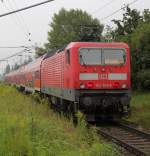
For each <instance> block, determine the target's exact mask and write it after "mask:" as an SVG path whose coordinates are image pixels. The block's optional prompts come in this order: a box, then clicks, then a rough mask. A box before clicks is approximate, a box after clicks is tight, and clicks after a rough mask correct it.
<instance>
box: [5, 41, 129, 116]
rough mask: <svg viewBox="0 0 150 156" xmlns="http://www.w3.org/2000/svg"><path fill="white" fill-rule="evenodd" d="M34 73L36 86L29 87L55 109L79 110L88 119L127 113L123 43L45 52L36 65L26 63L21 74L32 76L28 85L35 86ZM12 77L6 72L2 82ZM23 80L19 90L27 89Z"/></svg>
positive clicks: (126, 61)
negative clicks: (30, 83) (41, 94)
mask: <svg viewBox="0 0 150 156" xmlns="http://www.w3.org/2000/svg"><path fill="white" fill-rule="evenodd" d="M33 66H35V67H36V68H35V70H33ZM18 71H19V70H18ZM36 71H38V74H37V75H38V76H37V77H38V79H39V83H38V82H37V84H39V85H38V87H36V85H32V86H30V88H32V89H33V91H35V90H36V91H40V92H42V93H44V94H46V95H48V96H49V97H50V100H51V104H52V105H53V106H54V107H57V108H58V109H61V110H63V111H67V112H71V111H73V112H76V111H77V110H81V111H82V112H84V113H85V114H86V115H87V116H88V117H92V118H95V117H99V116H110V117H114V116H123V115H125V114H127V113H128V112H129V111H130V89H131V82H130V51H129V47H128V45H127V44H125V43H97V42H72V43H70V44H68V45H67V46H66V47H65V48H64V49H63V50H61V51H56V52H54V53H52V52H49V53H47V54H46V55H45V56H43V57H42V58H40V61H39V63H38V65H36V61H35V62H34V63H30V64H29V65H27V66H25V67H24V70H23V71H22V72H23V73H24V75H28V73H32V84H36V82H35V81H36V80H37V79H36V76H35V75H36ZM16 72H17V71H16ZM16 72H15V73H16ZM11 74H12V75H11ZM14 76H15V74H14V73H10V74H8V75H6V80H7V81H8V82H10V83H11V81H9V80H8V77H9V78H10V79H13V78H11V77H14ZM24 78H25V79H26V84H25V85H24V86H23V87H24V88H28V87H29V86H28V85H27V81H28V79H29V78H27V77H24ZM16 81H17V82H16V84H18V82H20V81H18V79H16ZM21 86H22V84H21V83H20V87H21ZM36 88H38V89H36Z"/></svg>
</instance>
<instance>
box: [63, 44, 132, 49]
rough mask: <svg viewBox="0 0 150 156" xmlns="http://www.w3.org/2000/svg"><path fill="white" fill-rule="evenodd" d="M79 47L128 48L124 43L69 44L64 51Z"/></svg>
mask: <svg viewBox="0 0 150 156" xmlns="http://www.w3.org/2000/svg"><path fill="white" fill-rule="evenodd" d="M80 46H87V47H88V46H95V47H97V46H101V47H107V46H109V47H118V48H119V47H124V48H129V46H128V45H127V44H126V43H124V42H71V43H70V44H68V46H67V47H66V49H70V48H72V47H80Z"/></svg>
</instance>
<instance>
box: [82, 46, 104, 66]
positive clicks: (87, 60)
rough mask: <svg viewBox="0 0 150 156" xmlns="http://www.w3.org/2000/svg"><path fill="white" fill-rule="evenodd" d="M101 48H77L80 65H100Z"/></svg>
mask: <svg viewBox="0 0 150 156" xmlns="http://www.w3.org/2000/svg"><path fill="white" fill-rule="evenodd" d="M101 57H102V54H101V49H99V48H82V49H80V50H79V62H80V64H81V65H101V60H102V58H101Z"/></svg>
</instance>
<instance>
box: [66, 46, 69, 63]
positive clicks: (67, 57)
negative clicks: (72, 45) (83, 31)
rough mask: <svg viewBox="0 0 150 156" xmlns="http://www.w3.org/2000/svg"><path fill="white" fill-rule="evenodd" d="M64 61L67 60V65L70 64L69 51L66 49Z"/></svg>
mask: <svg viewBox="0 0 150 156" xmlns="http://www.w3.org/2000/svg"><path fill="white" fill-rule="evenodd" d="M66 60H67V64H70V49H67V52H66Z"/></svg>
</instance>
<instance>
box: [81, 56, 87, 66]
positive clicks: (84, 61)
mask: <svg viewBox="0 0 150 156" xmlns="http://www.w3.org/2000/svg"><path fill="white" fill-rule="evenodd" d="M80 59H81V60H82V63H83V65H84V66H86V63H85V61H84V59H83V57H82V55H80Z"/></svg>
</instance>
